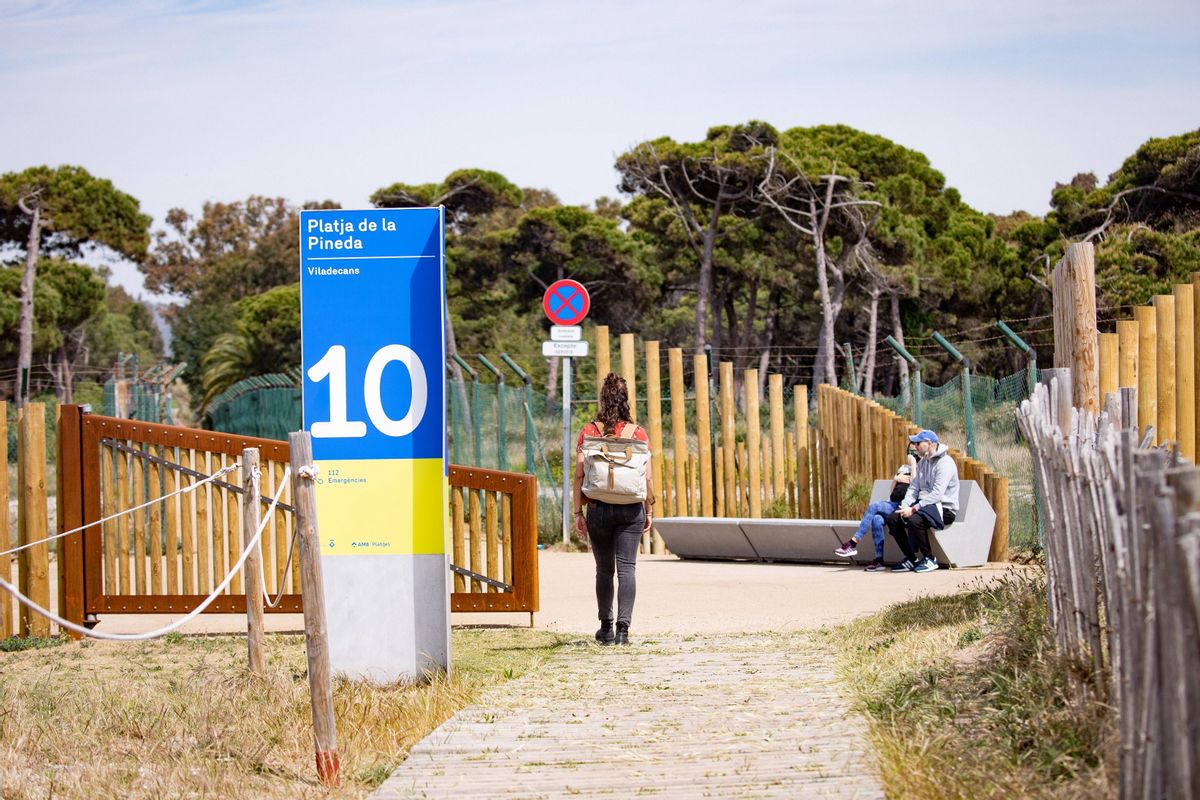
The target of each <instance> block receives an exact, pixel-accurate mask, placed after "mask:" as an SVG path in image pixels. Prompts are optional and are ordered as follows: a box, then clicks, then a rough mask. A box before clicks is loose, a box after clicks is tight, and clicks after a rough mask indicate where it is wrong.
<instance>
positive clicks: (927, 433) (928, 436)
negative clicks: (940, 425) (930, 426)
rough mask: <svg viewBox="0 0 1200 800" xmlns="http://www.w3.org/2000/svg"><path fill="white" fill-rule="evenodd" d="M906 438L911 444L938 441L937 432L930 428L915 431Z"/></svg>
mask: <svg viewBox="0 0 1200 800" xmlns="http://www.w3.org/2000/svg"><path fill="white" fill-rule="evenodd" d="M908 440H909V441H910V442H912V443H913V444H916V443H917V442H933V443H934V444H937V443H938V438H937V434H936V433H934V432H933V431H931V430H923V431H917V433H915V434H914V435H912V436H910V437H908Z"/></svg>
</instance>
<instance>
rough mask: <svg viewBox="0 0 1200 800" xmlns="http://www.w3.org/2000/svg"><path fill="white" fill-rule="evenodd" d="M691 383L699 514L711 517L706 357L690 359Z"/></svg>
mask: <svg viewBox="0 0 1200 800" xmlns="http://www.w3.org/2000/svg"><path fill="white" fill-rule="evenodd" d="M692 366H693V373H694V375H693V383H694V384H695V389H696V445H697V449H698V450H699V451H700V452H699V456H700V459H699V463H700V466H699V469H700V474H699V478H700V513H701V514H703V515H704V516H706V517H711V516H712V515H713V508H714V504H713V465H712V414H711V410H712V406H711V405H710V401H709V397H708V357H707V356H705V355H698V356H693V357H692Z"/></svg>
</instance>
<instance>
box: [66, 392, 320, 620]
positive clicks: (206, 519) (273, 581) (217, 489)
mask: <svg viewBox="0 0 1200 800" xmlns="http://www.w3.org/2000/svg"><path fill="white" fill-rule="evenodd" d="M247 447H255V448H258V450H259V452H260V454H261V455H260V457H261V467H260V469H261V473H262V478H261V483H260V486H259V491H260V493H261V494H262V495H263V496H264V497H267V498H269V497H271V496H273V495H274V494H275V490H276V489H277V488H278V486H279V485H280V482H281V481H282V480H283V475H284V469H285V467H286V465H287V462H288V446H287V444H286V443H285V442H278V441H274V440H271V439H256V438H251V437H246V436H235V435H231V434H225V433H215V432H213V431H202V430H194V429H190V428H181V427H175V426H169V425H158V424H155V423H149V422H139V421H131V420H122V419H116V418H114V417H104V416H99V415H96V414H83V413H81V412H80V409H79V407H78V406H63V409H62V415H61V419H60V428H59V472H60V480H61V481H62V492H63V498H62V508H63V513H64V519H63V521H62V526H63V529H64V530H69V529H71V528H74V527H77V526H83V525H89V527H88V528H87V529H86V530H85V531H84V532H83V534H82V537H80V536H78V535H75V536H68V537H67V538H66V539H65V540H64V545H63V547H62V548H61V550H60V552H61V553H62V563H63V570H62V571H63V600H64V604H63V611H64V612H65V613H64V614H63V616H64V617H66V618H67V619H70V620H73V621H83V619H84V618H85V617H86V616H87V615H95V614H99V613H110V614H139V613H178V612H186V611H190V610H191V609H193V608H195V607H196V606H197V605H198V604H199V603H200V601H201V600H203V598H204V597H205V596H206V595H207V594H208V593H209V592H211V591H212V590H213V589H214V588H215V586H217V585H219V584H220V582H221V581H222V580H223V579H224V576H225V575H226V572H227V569H228V567H229V566H230V565H231V564H233V562H235V561H236V560H237V558H238V554H239V553H240V552H241V550H242V529H241V524H242V523H241V520H242V514H241V502H242V495H243V491H242V488H241V487H242V476H241V470H240V469H236V470H232V471H230V472H228V473H226V474H225V475H224V476H223V477H222V478H220V479H219V480H215V481H211V482H209V483H203V479H204V478H205V477H207V476H209V475H213V474H215V473H217V472H219V471H221V470H222V469H224V468H226V467H228V466H230V465H232V464H234V463H236V462H237V460H238V457H239V456H240V455H241V452H242V450H243V449H244V448H247ZM201 483H203V485H199V486H198V488H196V489H195V490H193V491H191V492H187V493H185V494H179V495H176V496H174V497H171V498H169V499H167V500H165V501H161V502H155V501H156V500H158V499H159V498H162V497H164V496H166V495H170V494H172V493H173V492H175V491H177V490H180V489H183V488H185V487H187V486H189V485H198V484H201ZM290 493H291V486H285V487H284V492H283V495H282V496H281V498H280V504H279V505H278V506H277V507H276V510H275V513H274V514H273V515H272V519H271V521H270V522H269V523H268V527H267V529H266V531H264V533H263V538H262V549H263V565H264V572H265V574H266V588H267V591H269V592H271V594H272V595H275V594H277V593H279V592H280V590H284V594H283V598H282V600H281V602H280V603H279V605H278V607H276V608H274V609H269V610H270V611H275V612H296V611H299V610H301V606H300V594H299V592H300V574H299V569H298V567H297V565H296V563H295V560H296V555H295V553H293V556H292V560H293V564H292V567H291V569H288V565H287V563H286V555H287V549H288V543H289V541H290V539H291V533H292V524H293V523H292V514H291V505H290V501H291V496H290ZM143 503H149V504H150V505H148V507H146V508H144V509H142V510H139V511H136V512H134V513H132V514H127V515H124V516H122V517H120V518H118V519H116V520H110V521H108V522H105V523H103V524H96V525H90V523H93V522H97V521H98V520H101V519H103V518H105V517H108V516H111V515H112V514H115V513H117V512H119V511H124V510H127V509H131V508H134V507H136V506H139V505H142V504H143ZM245 610H246V601H245V576H244V575H242V574H238V575H236V576H235V577H234V579H233V581H232V583H231V584H230V585H229V587H228V588H227V589H226V591H225V594H224V595H223V596H221V597H219V598H217V600H216V601H215V602H214V603H213V604H212V605H211V606H209V608H208V609H207V611H208V612H210V613H244V612H245Z"/></svg>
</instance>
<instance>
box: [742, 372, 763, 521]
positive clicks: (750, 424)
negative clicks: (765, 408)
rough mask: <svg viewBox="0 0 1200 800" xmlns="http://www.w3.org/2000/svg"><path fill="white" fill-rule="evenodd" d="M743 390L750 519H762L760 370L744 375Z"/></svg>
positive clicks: (744, 373)
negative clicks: (759, 409)
mask: <svg viewBox="0 0 1200 800" xmlns="http://www.w3.org/2000/svg"><path fill="white" fill-rule="evenodd" d="M742 390H743V392H744V393H745V395H746V450H747V451H748V453H749V459H748V460H749V462H750V463H749V464H748V465H747V466H748V472H749V473H750V517H751V518H752V519H760V518H761V517H762V474H761V470H760V469H759V467H760V466H761V464H762V430H761V427H760V425H761V421H760V420H759V416H758V370H756V369H748V370H746V371H745V372H743V373H742Z"/></svg>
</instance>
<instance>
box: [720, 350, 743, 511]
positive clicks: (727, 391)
mask: <svg viewBox="0 0 1200 800" xmlns="http://www.w3.org/2000/svg"><path fill="white" fill-rule="evenodd" d="M717 371H718V372H719V373H720V377H721V454H722V456H721V457H722V459H723V460H724V467H723V469H722V473H723V476H724V479H725V516H727V517H736V516H738V514H739V513H741V512H740V511H739V510H738V499H737V486H736V483H737V470H736V468H735V467H734V461H735V459H736V456H737V444H736V432H735V430H734V428H735V427H736V420H735V419H734V408H733V362H731V361H722V362H721V364H720V366H719V367H718V368H717Z"/></svg>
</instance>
